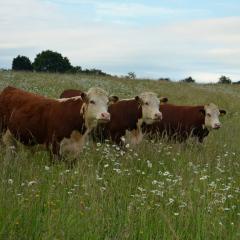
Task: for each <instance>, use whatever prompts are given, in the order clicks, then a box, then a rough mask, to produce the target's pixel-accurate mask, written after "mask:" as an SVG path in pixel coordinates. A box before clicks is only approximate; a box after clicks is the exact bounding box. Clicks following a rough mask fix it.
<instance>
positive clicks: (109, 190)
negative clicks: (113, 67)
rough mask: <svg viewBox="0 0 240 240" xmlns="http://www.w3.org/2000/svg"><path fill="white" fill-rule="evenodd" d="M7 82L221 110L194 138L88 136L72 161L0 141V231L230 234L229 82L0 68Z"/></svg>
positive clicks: (239, 207) (237, 172) (234, 152)
mask: <svg viewBox="0 0 240 240" xmlns="http://www.w3.org/2000/svg"><path fill="white" fill-rule="evenodd" d="M9 84H10V85H13V86H16V87H20V88H24V89H26V90H28V91H31V92H35V93H39V94H42V95H45V96H51V97H54V98H58V97H59V95H60V93H61V92H62V91H63V90H64V89H67V88H76V89H83V90H87V89H89V88H90V87H91V86H101V87H102V88H104V89H106V90H107V91H109V93H111V94H113V95H118V96H119V97H120V98H129V97H133V96H135V95H136V94H137V93H140V92H143V91H155V92H156V93H157V94H160V93H162V94H163V95H164V96H167V97H169V98H170V99H171V102H172V103H176V104H184V105H187V104H191V105H198V104H203V103H208V102H214V103H216V104H217V105H219V106H220V107H221V108H223V109H226V110H227V115H226V116H225V117H224V118H222V119H221V122H222V128H221V129H219V130H217V131H211V132H210V134H209V136H208V137H207V139H206V140H205V142H204V143H203V144H196V143H195V142H194V140H191V141H189V142H187V143H186V144H179V143H173V142H168V141H165V140H164V139H161V140H156V141H149V140H145V141H143V142H142V143H141V144H140V145H139V146H137V147H135V148H132V147H131V146H128V145H126V146H125V148H122V149H121V148H119V147H117V146H115V145H112V144H111V143H110V142H106V143H105V144H95V143H92V142H91V141H90V142H89V144H87V145H86V146H85V148H84V151H83V152H82V154H81V156H80V157H79V159H78V161H77V164H76V165H75V166H73V167H72V168H69V167H68V164H67V163H64V162H56V163H54V164H51V163H50V161H49V155H48V154H47V152H45V151H36V150H34V151H33V150H32V151H30V150H29V149H28V148H23V147H22V145H20V144H19V146H18V149H17V150H16V151H13V152H11V149H7V148H6V147H4V146H2V145H0V146H1V149H0V165H1V171H0V182H1V184H0V239H219V240H226V239H232V240H237V239H239V236H240V226H239V217H240V204H239V203H240V202H239V199H240V189H239V186H240V162H239V158H240V148H239V145H240V138H239V133H240V125H239V121H240V115H239V101H240V96H239V85H231V84H229V85H221V84H209V85H203V84H198V85H192V84H178V83H174V82H166V83H164V84H159V82H158V81H148V80H140V81H138V80H136V81H129V80H126V79H125V78H123V79H120V78H118V79H115V78H112V77H104V78H102V77H101V76H96V75H89V76H86V74H77V75H72V74H48V73H44V74H39V73H31V72H30V73H25V72H0V89H3V88H4V87H6V86H8V85H9Z"/></svg>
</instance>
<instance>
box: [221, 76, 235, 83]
mask: <svg viewBox="0 0 240 240" xmlns="http://www.w3.org/2000/svg"><path fill="white" fill-rule="evenodd" d="M218 83H223V84H231V83H232V81H231V79H230V78H229V77H226V76H221V77H220V78H219V81H218Z"/></svg>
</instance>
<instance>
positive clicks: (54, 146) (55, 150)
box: [51, 140, 61, 161]
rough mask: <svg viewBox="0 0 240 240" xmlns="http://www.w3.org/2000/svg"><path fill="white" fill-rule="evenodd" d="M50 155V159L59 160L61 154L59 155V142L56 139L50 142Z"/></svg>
mask: <svg viewBox="0 0 240 240" xmlns="http://www.w3.org/2000/svg"><path fill="white" fill-rule="evenodd" d="M51 153H52V155H51V160H52V161H55V160H57V161H60V160H61V156H60V143H59V142H58V141H56V140H54V141H53V143H52V152H51Z"/></svg>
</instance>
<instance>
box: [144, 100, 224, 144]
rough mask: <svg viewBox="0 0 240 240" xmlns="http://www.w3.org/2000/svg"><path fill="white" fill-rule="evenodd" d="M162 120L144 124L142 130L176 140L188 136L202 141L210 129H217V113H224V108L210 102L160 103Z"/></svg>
mask: <svg viewBox="0 0 240 240" xmlns="http://www.w3.org/2000/svg"><path fill="white" fill-rule="evenodd" d="M161 111H162V114H163V116H164V117H163V120H162V121H161V122H158V123H155V124H153V125H151V126H145V127H144V132H146V133H148V134H149V135H150V136H153V135H155V136H158V137H159V136H160V137H164V136H165V137H168V138H169V139H174V140H177V141H185V140H186V139H187V138H188V137H189V136H192V137H196V138H197V139H198V140H199V142H203V139H204V137H206V136H207V135H208V133H209V130H210V129H219V128H220V127H221V123H220V121H219V115H225V114H226V111H225V110H219V109H218V107H217V106H216V105H215V104H213V103H210V104H208V105H204V106H177V105H172V104H163V105H161Z"/></svg>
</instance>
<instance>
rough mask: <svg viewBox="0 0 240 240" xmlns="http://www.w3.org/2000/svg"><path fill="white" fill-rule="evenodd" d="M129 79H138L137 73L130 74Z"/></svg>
mask: <svg viewBox="0 0 240 240" xmlns="http://www.w3.org/2000/svg"><path fill="white" fill-rule="evenodd" d="M127 78H129V79H136V73H135V72H129V73H128V75H127Z"/></svg>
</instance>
